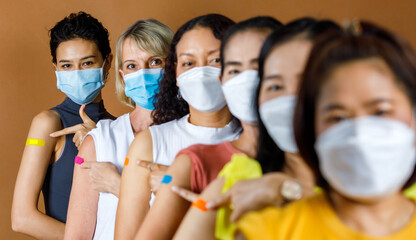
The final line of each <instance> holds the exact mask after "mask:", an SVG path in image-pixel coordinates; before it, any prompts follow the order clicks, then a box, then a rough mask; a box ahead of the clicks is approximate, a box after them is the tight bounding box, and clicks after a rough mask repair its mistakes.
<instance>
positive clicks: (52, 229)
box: [12, 38, 111, 239]
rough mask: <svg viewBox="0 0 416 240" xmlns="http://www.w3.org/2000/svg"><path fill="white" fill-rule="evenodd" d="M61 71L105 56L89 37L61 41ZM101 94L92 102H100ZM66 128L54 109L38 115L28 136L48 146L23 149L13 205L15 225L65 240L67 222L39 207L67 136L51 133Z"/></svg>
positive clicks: (99, 64) (92, 63)
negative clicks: (45, 183) (86, 38)
mask: <svg viewBox="0 0 416 240" xmlns="http://www.w3.org/2000/svg"><path fill="white" fill-rule="evenodd" d="M56 58H57V63H56V64H54V66H55V67H56V69H57V70H58V71H71V70H80V69H89V68H99V67H102V65H103V58H102V56H101V53H100V52H99V50H98V47H97V45H96V44H95V43H94V42H92V41H88V40H83V39H79V38H76V39H72V40H68V41H65V42H62V43H61V44H59V46H58V48H57V49H56ZM110 63H111V56H108V60H107V62H106V64H105V66H104V72H107V71H108V70H109V68H110ZM100 100H101V94H99V95H98V96H97V98H96V99H94V101H93V102H99V101H100ZM62 128H63V126H62V123H61V119H60V117H59V115H58V113H56V112H55V111H52V110H45V111H42V112H41V113H39V114H38V115H37V116H35V117H34V118H33V120H32V124H31V127H30V130H29V133H28V137H27V138H36V139H42V140H44V141H45V146H43V147H40V146H33V145H29V146H26V147H25V149H24V152H23V157H22V161H21V164H20V168H19V173H18V175H17V179H16V185H15V191H14V196H13V204H12V228H13V230H14V231H16V232H21V233H25V234H27V235H30V236H33V237H35V238H41V239H62V238H63V236H64V229H65V224H64V223H62V222H59V221H58V220H55V219H53V218H51V217H49V216H47V215H45V214H44V213H42V212H41V211H39V210H38V208H37V206H38V199H39V194H40V191H41V189H42V185H43V181H44V177H45V174H46V171H47V168H48V166H49V165H50V164H52V163H54V162H56V161H59V157H60V155H61V153H62V150H63V146H64V145H65V137H64V136H61V137H59V138H52V137H50V136H49V134H50V133H51V132H55V131H58V130H61V129H62Z"/></svg>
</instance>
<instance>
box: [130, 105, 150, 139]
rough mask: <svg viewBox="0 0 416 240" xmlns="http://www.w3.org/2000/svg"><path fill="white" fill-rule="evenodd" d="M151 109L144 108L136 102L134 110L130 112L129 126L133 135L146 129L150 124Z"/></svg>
mask: <svg viewBox="0 0 416 240" xmlns="http://www.w3.org/2000/svg"><path fill="white" fill-rule="evenodd" d="M151 114H152V111H150V110H147V109H144V108H142V107H140V106H138V105H137V104H136V107H135V108H134V110H133V111H132V112H131V113H130V122H131V127H132V128H133V133H134V136H136V135H137V134H138V133H139V132H141V131H143V130H145V129H147V128H148V127H149V126H150V124H152V117H151Z"/></svg>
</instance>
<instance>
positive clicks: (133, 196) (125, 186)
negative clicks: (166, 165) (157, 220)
mask: <svg viewBox="0 0 416 240" xmlns="http://www.w3.org/2000/svg"><path fill="white" fill-rule="evenodd" d="M127 158H128V159H129V163H128V164H127V165H125V166H124V168H123V173H122V175H121V186H120V197H119V202H118V207H117V216H116V226H115V233H114V235H115V236H114V237H115V239H123V240H124V239H133V238H134V236H135V234H136V232H137V231H138V229H139V228H140V225H141V224H142V222H143V220H144V218H145V217H146V214H147V212H148V211H149V201H150V196H151V195H150V185H149V176H150V171H149V170H148V169H145V168H143V167H140V166H139V165H137V164H136V161H137V160H143V161H149V162H153V143H152V135H151V134H150V130H145V131H143V132H141V133H139V134H138V135H137V136H136V138H135V139H134V141H133V142H132V144H131V145H130V148H129V151H128V153H127Z"/></svg>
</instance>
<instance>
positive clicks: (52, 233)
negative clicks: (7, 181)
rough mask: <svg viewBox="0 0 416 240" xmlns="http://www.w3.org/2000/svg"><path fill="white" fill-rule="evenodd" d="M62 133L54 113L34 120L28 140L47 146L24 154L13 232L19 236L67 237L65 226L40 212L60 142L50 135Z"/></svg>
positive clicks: (35, 148) (18, 177)
mask: <svg viewBox="0 0 416 240" xmlns="http://www.w3.org/2000/svg"><path fill="white" fill-rule="evenodd" d="M59 129H62V124H61V121H60V118H59V115H58V114H57V113H56V112H54V111H51V110H47V111H43V112H41V113H39V114H38V115H37V116H36V117H34V118H33V121H32V125H31V127H30V130H29V134H28V139H29V138H34V139H41V140H44V141H45V145H44V146H36V145H27V146H26V147H25V150H24V152H23V157H22V161H21V163H20V168H19V173H18V175H17V179H16V185H15V189H14V195H13V204H12V228H13V230H14V231H16V232H21V233H25V234H28V235H30V236H33V237H35V238H41V239H62V238H63V236H64V231H65V224H64V223H62V222H60V221H58V220H55V219H53V218H51V217H49V216H47V215H45V214H44V213H42V212H40V211H39V209H38V208H37V205H38V200H39V194H40V191H41V188H42V185H43V181H44V179H45V175H46V171H47V169H48V166H49V164H50V163H51V159H53V157H52V156H53V153H54V151H55V147H56V144H57V142H58V139H56V138H51V137H49V134H50V133H51V132H53V131H57V130H59Z"/></svg>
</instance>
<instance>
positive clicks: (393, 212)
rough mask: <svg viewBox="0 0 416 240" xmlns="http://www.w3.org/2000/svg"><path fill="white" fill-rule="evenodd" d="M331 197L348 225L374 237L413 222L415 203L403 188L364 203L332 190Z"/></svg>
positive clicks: (333, 204)
mask: <svg viewBox="0 0 416 240" xmlns="http://www.w3.org/2000/svg"><path fill="white" fill-rule="evenodd" d="M329 198H330V202H331V204H332V206H333V208H334V210H335V212H336V214H337V216H338V217H339V218H340V219H341V221H342V222H343V223H344V224H346V225H347V226H348V227H350V228H352V229H354V230H356V231H359V232H362V233H364V234H367V235H370V236H374V237H382V236H388V235H391V234H393V233H395V232H397V231H399V230H400V229H402V228H403V227H404V226H406V225H407V224H408V223H409V222H410V221H411V219H412V218H413V214H414V203H413V202H412V201H411V200H409V199H407V198H405V197H404V196H403V194H402V192H401V191H399V192H397V193H395V194H393V195H391V196H388V197H385V198H383V199H378V200H375V201H371V202H364V203H363V202H359V201H354V200H351V199H348V198H345V197H344V196H342V195H341V194H339V193H337V192H336V191H334V190H330V192H329Z"/></svg>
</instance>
